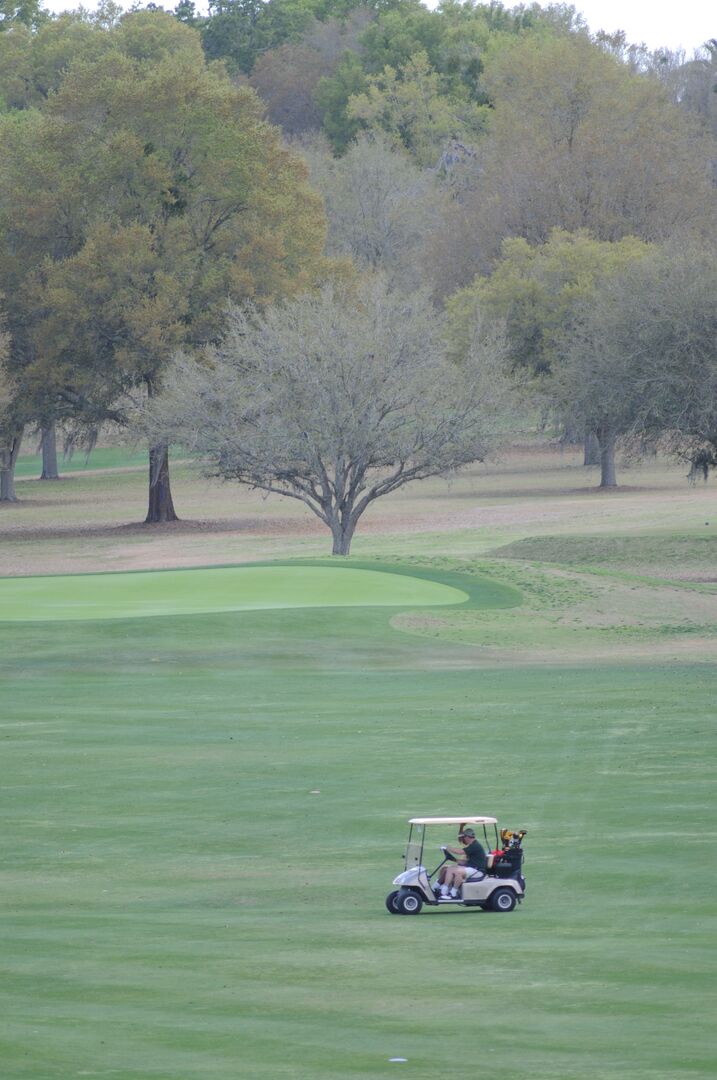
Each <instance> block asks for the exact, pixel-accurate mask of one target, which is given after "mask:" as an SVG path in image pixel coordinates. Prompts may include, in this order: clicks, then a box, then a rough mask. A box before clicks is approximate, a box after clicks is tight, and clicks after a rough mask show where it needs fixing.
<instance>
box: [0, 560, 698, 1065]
mask: <svg viewBox="0 0 717 1080" xmlns="http://www.w3.org/2000/svg"><path fill="white" fill-rule="evenodd" d="M271 569H276V571H280V574H279V576H276V575H271V574H268V575H267V572H268V571H269V570H271ZM309 569H310V570H320V569H321V567H318V566H316V567H305V566H304V567H302V565H301V564H296V565H295V566H294V568H293V571H294V577H295V578H298V579H300V578H301V575H302V574H303V573H304V572H305V571H307V570H309ZM259 570H261V571H262V572H261V573H258V571H259ZM291 570H292V568H291V567H276V568H271V567H265V568H259V567H256V568H253V569H252V570H251V571H250V570H248V569H244V570H236V571H228V570H227V571H221V570H216V571H214V573H215V574H216V575H217V578H216V581H217V583H219V582H222V581H223V582H224V586H223V587H224V588H225V589H227V583H228V582H232V581H234V582H236V581H239V580H242V578H241V575H242V574H245V575H249V577H252V575H254V574H255V572H257V574H258V576H254V577H253V580H254V583H255V585H256V588H257V590H258V589H259V584H258V583H259V582H263V585H262V588H264V589H268V588H269V587H270V586H269V583H270V582H271V583H272V587H273V586H276V587H277V588H278V587H279V584H278V583H279V582H283V584H282V585H281V588H282V589H284V590H288V589H289V585H288V582H289V580H290V574H291ZM207 575H208V572H207V571H204V570H203V571H196V572H192V573H186V574H175V575H168V574H166V575H165V574H145V575H142V574H138V575H127V576H126V577H124V578H123V577H122V576H120V575H116V576H114V577H113V576H112V575H103V576H98V577H95V578H94V579H93V580H94V581H96V582H105V581H110V582H115V583H116V584H118V585H119V584H120V583H121V582H122V581H124V583H125V584H126V583H127V582H128V581H141V580H143V579H144V580H151V581H154V582H160V581H165V582H174V583H177V582H183V583H189V584H187V587H186V588H185V589H184V592H183V594H182V595H183V596H184V598H185V601H186V600H187V598H190V599H191V592H192V589H191V582H195V583H196V592H197V593H198V594H203V593H204V592H205V589H206V582H207V580H208V576H207ZM227 575H229V576H228V577H227ZM232 575H234V576H232ZM287 575H289V577H287ZM330 577H331V579H332V580H333V579H334V578H335V581H334V584H333V585H332V586H331V590H330V591H329V596H333V597H334V598H336V596H337V595H342V596H343V598H344V603H343V604H342V605H341V606H321V605H315V606H311V607H304V606H295V607H293V608H292V607H290V606H284V607H282V608H277V609H276V610H271V609H269V610H257V609H256V606H257V604H258V601H257V597H258V596H259V592H256V593H255V594H254V600H255V601H256V604H255V609H254V610H250V609H246V610H234V611H223V612H213V613H206V614H186V613H185V614H176V615H172V616H168V615H157V617H155V618H134V619H121V618H116V617H115V618H112V619H110V618H105V619H100V620H98V621H91V620H87V621H82V620H81V619H79V618H74V619H70V620H69V621H67V622H65V623H63V624H61V623H58V622H57V621H55V620H54V619H53V614H54V612H53V609H52V608H49V607H45V608H40V606H39V605H41V604H44V603H45V599H44V597H43V594H42V592H40V593H39V594H38V600H37V604H38V608H37V611H43V612H44V613H45V615H46V617H47V616H48V613H49V617H47V621H42V620H41V619H39V618H36V619H35V621H33V620H32V618H31V617H30V618H28V619H27V621H25V622H10V621H8V622H5V623H3V624H0V656H1V659H0V675H1V676H2V686H3V714H2V722H1V726H0V737H2V747H3V754H2V761H3V787H2V793H1V799H2V814H3V821H4V829H3V832H2V840H1V841H0V845H1V848H0V865H1V867H2V870H1V871H0V906H1V909H2V912H3V915H2V921H3V927H4V938H5V944H4V947H3V958H2V968H3V971H2V978H1V979H0V1015H2V1017H3V1021H2V1025H1V1031H2V1035H1V1045H0V1057H1V1059H2V1062H3V1069H2V1075H3V1077H7V1078H8V1080H67V1078H68V1077H71V1076H86V1077H100V1076H105V1075H109V1076H118V1077H121V1078H123V1080H130V1078H131V1080H236V1078H237V1077H242V1080H243V1078H244V1077H246V1078H250V1080H254V1078H256V1080H276V1078H278V1080H283V1078H292V1080H322V1078H325V1080H357V1078H358V1080H372V1078H374V1077H382V1076H394V1075H396V1071H397V1070H399V1071H400V1070H402V1069H403V1070H406V1071H407V1072H410V1075H411V1076H413V1077H418V1078H420V1080H429V1078H435V1077H441V1078H442V1077H448V1076H451V1075H453V1074H454V1067H453V1066H450V1067H447V1066H446V1055H447V1054H450V1053H451V1052H452V1050H451V1048H452V1047H454V1046H455V1044H456V1042H465V1038H466V1030H467V1029H468V1030H469V1031H470V1039H471V1044H472V1047H473V1049H472V1050H471V1058H472V1060H473V1059H475V1060H476V1061H477V1062H478V1064H477V1065H476V1071H480V1069H482V1068H483V1067H484V1065H485V1063H486V1062H487V1063H488V1065H489V1066H490V1069H491V1072H492V1073H493V1074H494V1075H496V1076H498V1077H500V1078H501V1080H525V1078H526V1077H528V1076H530V1077H531V1078H539V1080H554V1078H555V1077H565V1078H571V1080H573V1078H575V1080H636V1078H639V1080H677V1078H680V1080H695V1078H704V1080H706V1078H707V1077H710V1076H712V1075H713V1073H714V1066H715V1058H714V1054H713V1053H712V1048H711V1047H710V1044H709V1039H706V1038H705V1036H704V1017H705V1006H706V1001H707V999H708V997H709V994H710V989H709V987H710V981H711V972H710V964H709V962H708V958H707V956H706V953H705V950H704V938H705V931H706V927H707V920H708V918H709V917H710V915H712V914H713V913H714V897H713V891H712V888H711V884H710V881H709V878H708V877H707V876H706V875H705V874H704V872H703V870H704V868H705V866H706V861H705V860H707V859H708V853H709V851H710V850H711V847H710V845H711V837H712V836H713V834H714V827H713V823H712V817H711V815H712V789H711V783H710V779H709V773H708V771H707V769H706V767H705V764H704V762H705V760H707V758H708V756H709V747H710V745H711V739H712V730H711V727H712V720H711V718H712V714H713V705H714V681H713V669H712V667H711V666H710V665H699V664H695V665H685V664H683V665H671V666H668V667H658V666H657V665H644V664H641V665H633V666H630V665H629V664H620V663H611V664H603V665H597V666H587V665H583V666H580V665H575V666H569V667H566V666H561V667H551V666H550V665H542V666H541V667H540V668H535V667H532V668H531V667H525V666H521V665H520V664H515V663H511V664H510V665H507V664H503V665H502V666H500V665H499V666H495V665H494V664H493V665H489V666H485V665H484V664H483V663H482V662H481V654H480V651H479V650H476V648H474V647H470V646H469V645H466V644H464V643H462V642H451V641H444V640H436V639H429V638H428V637H426V636H425V634H423V635H422V634H415V633H405V632H401V631H398V630H396V629H394V628H393V625H392V624H393V623H394V622H395V621H396V619H399V620H400V617H401V612H402V610H403V608H402V604H401V602H398V600H397V599H396V598H397V597H399V596H405V597H412V598H413V601H417V599H418V598H419V597H421V598H424V597H426V598H427V599H421V602H422V603H424V604H431V603H433V604H438V603H440V602H442V603H447V604H449V605H451V604H454V602H455V601H456V600H458V601H459V605H458V606H449V607H447V608H446V609H445V610H446V612H447V613H448V612H452V611H456V612H458V611H463V610H464V608H466V609H467V610H469V611H471V610H473V611H475V612H476V613H477V615H480V608H481V604H483V605H485V606H486V608H485V618H486V619H488V620H490V619H491V618H493V619H494V620H495V625H496V631H497V630H498V627H499V626H500V620H501V618H509V617H510V618H515V617H518V615H519V613H520V610H521V609H520V607H516V606H515V605H516V604H520V602H521V595H520V593H519V592H518V591H517V590H516V589H511V588H510V587H508V586H505V585H502V586H501V585H500V584H499V583H495V582H491V581H490V579H489V578H488V577H486V576H485V575H481V574H475V573H460V572H457V571H452V572H449V571H445V570H444V571H441V570H438V569H435V568H434V569H431V568H425V567H424V568H420V567H418V566H416V567H411V568H406V567H404V568H403V569H401V568H394V570H392V569H391V568H390V567H389V566H388V565H386V564H376V570H375V571H374V572H373V574H371V573H369V572H368V571H367V570H365V569H363V568H360V567H357V566H356V564H355V563H353V562H352V563H351V564H349V566H348V567H347V566H342V567H341V568H336V569H335V570H334V571H332V573H331V575H330ZM87 580H88V579H87V578H74V579H73V578H68V579H65V580H64V582H63V581H62V579H49V578H48V579H25V580H24V581H23V580H18V581H17V584H18V585H23V584H24V585H28V584H33V585H36V584H37V583H38V582H39V583H40V584H45V585H47V584H48V583H51V584H54V585H55V586H57V587H58V588H59V586H60V585H61V584H64V587H65V590H66V593H67V594H71V591H72V590H71V588H70V586H72V584H73V583H78V582H82V583H84V582H86V581H87ZM209 580H211V575H210V576H209ZM244 580H247V581H248V580H249V578H245V579H244ZM314 580H315V581H319V580H320V578H314ZM327 580H328V579H327ZM342 581H343V582H345V591H344V592H343V593H340V594H339V592H337V590H340V589H341V588H342V587H343V586H342V585H341V582H342ZM2 584H3V586H6V585H7V584H8V581H7V580H5V581H3V583H2ZM374 586H376V587H377V588H378V590H379V591H378V592H377V591H376V590H375V589H374ZM429 586H432V588H431V587H429ZM183 588H184V586H183ZM128 591H129V590H128ZM167 591H168V592H169V593H171V594H173V595H178V594H179V586H177V593H176V594H175V586H174V585H173V586H172V588H171V589H168V590H167ZM220 592H221V590H220V587H219V584H217V594H216V595H217V596H219V595H220ZM19 595H20V594H19V593H18V596H19ZM291 595H293V596H299V597H300V596H302V595H303V596H304V599H306V597H307V596H308V594H307V593H303V594H302V593H301V590H300V589H299V590H298V591H296V592H293V593H291ZM377 597H378V598H379V603H380V604H383V605H384V606H379V605H377V604H376V598H377ZM391 597H393V598H394V600H393V607H391V606H385V605H388V604H389V598H391ZM369 598H371V601H372V603H371V606H368V605H369ZM462 598H466V599H464V603H463V607H461V606H460V601H461V599H462ZM265 599H266V597H265ZM357 599H358V600H359V601H360V603H359V606H351V605H352V604H354V603H355V602H356V600H357ZM197 602H198V603H199V602H201V601H200V600H198V601H197ZM227 602H228V603H229V601H227ZM25 603H27V594H26V599H25ZM108 603H109V598H108ZM489 603H490V604H492V605H493V608H492V609H491V608H490V607H489V606H487V605H488V604H489ZM415 610H416V609H414V611H415ZM430 610H433V611H439V610H440V609H439V608H437V607H433V608H432V609H430ZM491 610H492V611H493V612H494V614H493V615H491ZM37 611H36V612H35V614H37ZM501 612H504V613H505V614H504V615H501ZM25 613H26V616H28V615H29V616H32V614H33V609H28V608H25ZM116 613H117V612H116V609H115V614H116ZM463 811H464V812H466V813H486V814H493V815H495V816H497V817H498V818H499V819H500V822H501V824H505V825H507V826H511V827H519V826H520V827H525V828H527V829H528V836H527V838H526V844H525V846H526V856H527V861H526V868H525V869H526V877H527V898H526V901H525V903H524V905H523V906H522V907H520V908H519V909H518V910H517V911H516V912H514V913H513V914H511V915H493V914H489V913H483V912H480V911H470V910H466V909H457V910H453V911H445V910H442V911H431V910H424V912H423V913H422V914H421V915H420V916H418V917H417V918H399V917H391V916H390V915H388V914H387V913H386V911H385V909H384V906H383V901H384V897H385V895H386V893H387V892H388V891H389V889H390V888H391V881H392V878H393V877H394V876H395V875H396V874H397V873H399V872H400V871H401V869H402V862H401V853H402V847H403V843H404V840H405V834H406V820H407V818H408V817H410V816H413V815H416V814H427V813H429V814H438V815H440V814H455V813H461V812H463ZM454 839H455V838H454V837H453V836H451V835H447V836H446V837H445V838H443V840H442V842H448V843H451V842H453V841H454ZM429 860H430V861H431V865H434V864H435V863H437V862H438V861H439V860H440V852H439V851H438V850H437V849H436V851H434V852H431V853H430V854H429ZM686 874H687V875H688V876H689V878H690V881H689V890H688V891H687V892H686V890H685V875H686ZM466 1025H467V1028H466ZM394 1057H402V1058H406V1059H407V1062H406V1063H395V1062H391V1060H390V1059H391V1058H394ZM479 1066H480V1069H479ZM486 1067H487V1066H486Z"/></svg>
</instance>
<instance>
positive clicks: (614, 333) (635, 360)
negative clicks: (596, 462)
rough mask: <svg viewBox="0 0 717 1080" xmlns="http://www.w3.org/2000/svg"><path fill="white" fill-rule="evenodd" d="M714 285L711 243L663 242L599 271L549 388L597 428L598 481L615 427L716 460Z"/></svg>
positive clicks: (608, 480)
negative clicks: (605, 273) (614, 269)
mask: <svg viewBox="0 0 717 1080" xmlns="http://www.w3.org/2000/svg"><path fill="white" fill-rule="evenodd" d="M716 290H717V259H715V251H714V248H713V247H712V248H706V249H705V248H700V247H694V246H688V247H685V246H684V245H679V246H670V247H668V248H666V249H664V250H658V251H655V252H653V253H651V255H650V256H649V257H648V258H646V259H643V260H640V261H637V262H635V263H632V264H629V265H627V266H626V267H625V268H623V270H622V271H621V272H620V273H618V274H616V275H614V276H612V277H608V278H605V279H603V281H602V282H601V283H600V285H599V286H598V288H597V289H596V291H595V294H594V296H593V297H592V299H591V302H590V303H589V304H586V305H583V307H582V309H581V311H580V313H579V317H578V318H577V319H576V320H575V322H574V324H573V326H572V328H571V329H570V332H569V333H568V334H566V336H565V340H564V342H563V345H562V350H561V351H562V357H561V363H560V364H559V365H558V366H557V367H556V371H557V373H558V375H557V377H556V390H557V392H558V393H559V394H560V395H561V396H562V399H563V401H564V402H566V403H568V402H569V403H570V407H571V408H572V409H577V410H579V411H580V413H581V415H582V416H583V417H584V419H585V422H586V423H588V424H589V425H590V426H592V427H593V429H594V430H596V431H597V432H598V433H599V436H600V441H601V450H602V456H603V470H602V485H603V486H614V485H615V483H616V479H615V470H614V459H613V462H612V463H611V454H610V448H611V446H614V443H615V441H616V440H617V439H618V438H620V437H621V436H622V437H625V436H628V437H632V438H648V439H650V440H655V439H658V438H660V437H662V438H663V439H664V440H665V441H666V442H667V445H668V446H670V447H671V448H672V449H673V450H675V451H677V452H678V453H680V454H682V455H683V456H686V457H688V458H690V459H692V460H694V459H695V458H696V457H697V456H698V455H700V454H702V455H703V460H710V459H714V457H715V453H716V452H717V308H716V307H715V302H714V298H715V291H716ZM705 451H708V452H709V454H708V456H707V457H705Z"/></svg>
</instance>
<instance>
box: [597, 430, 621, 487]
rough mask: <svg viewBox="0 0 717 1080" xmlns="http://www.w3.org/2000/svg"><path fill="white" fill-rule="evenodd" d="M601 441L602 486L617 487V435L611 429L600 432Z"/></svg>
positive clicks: (599, 438) (599, 439)
mask: <svg viewBox="0 0 717 1080" xmlns="http://www.w3.org/2000/svg"><path fill="white" fill-rule="evenodd" d="M597 437H598V441H599V443H600V487H601V488H611V487H617V479H616V474H615V441H616V439H615V435H614V434H613V433H612V432H611V431H604V432H598V436H597Z"/></svg>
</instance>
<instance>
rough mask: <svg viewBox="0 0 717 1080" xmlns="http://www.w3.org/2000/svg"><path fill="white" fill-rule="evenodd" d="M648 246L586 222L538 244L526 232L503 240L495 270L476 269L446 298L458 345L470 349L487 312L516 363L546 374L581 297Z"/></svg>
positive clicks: (644, 252)
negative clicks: (601, 234)
mask: <svg viewBox="0 0 717 1080" xmlns="http://www.w3.org/2000/svg"><path fill="white" fill-rule="evenodd" d="M649 251H650V246H649V245H648V244H646V243H645V242H644V241H642V240H638V239H637V238H635V237H625V238H624V239H622V240H619V241H616V242H615V243H609V242H606V241H601V240H596V239H595V238H594V237H593V236H591V235H590V233H589V232H587V231H586V230H583V231H580V232H577V233H569V232H567V231H565V230H564V229H554V230H553V231H552V232H551V233H550V235H549V237H548V239H547V241H546V242H545V243H544V244H540V245H531V244H529V243H528V242H527V240H524V239H523V238H521V237H513V238H511V239H508V240H504V241H503V245H502V249H501V259H500V261H499V262H498V264H497V265H496V267H495V270H494V271H493V273H492V274H490V275H485V276H480V277H477V278H476V279H475V280H474V282H473V284H472V285H470V286H468V287H467V288H465V289H461V290H459V292H457V293H456V294H455V295H454V296H452V297H451V298H450V299H449V300H448V302H447V305H446V306H447V309H448V312H449V314H450V334H451V341H452V346H453V350H454V353H455V354H456V355H458V356H460V355H462V354H463V353H464V352H465V349H466V348H467V343H468V341H469V340H470V334H471V328H472V325H473V323H474V322H475V321H476V320H478V319H480V318H484V319H485V318H487V319H489V320H491V321H496V322H501V323H502V324H504V325H505V327H506V330H507V334H508V341H509V347H510V355H511V360H512V363H513V364H514V365H515V366H516V367H523V368H526V369H527V370H529V371H530V372H532V373H533V374H536V375H545V374H549V373H550V371H551V370H552V368H553V366H554V363H555V359H556V355H557V350H558V346H559V343H560V341H561V339H562V337H563V335H564V334H565V332H566V330H567V329H568V328H569V326H570V324H571V321H572V320H573V318H574V317H575V314H576V312H577V310H578V309H579V307H580V305H581V304H583V303H585V302H587V301H589V300H590V298H591V297H592V296H593V294H594V292H595V289H596V288H597V286H598V284H599V283H600V282H601V281H602V280H603V279H604V278H606V277H610V276H611V275H614V274H615V273H617V272H618V271H619V270H621V269H622V268H623V267H624V266H626V265H628V264H630V263H632V262H633V261H635V260H639V259H643V258H645V256H646V255H647V254H648V253H649Z"/></svg>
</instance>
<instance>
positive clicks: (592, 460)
mask: <svg viewBox="0 0 717 1080" xmlns="http://www.w3.org/2000/svg"><path fill="white" fill-rule="evenodd" d="M599 464H600V443H599V442H598V439H597V435H596V434H595V432H594V431H588V432H587V434H586V435H585V440H584V442H583V465H599Z"/></svg>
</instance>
